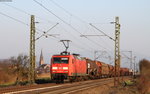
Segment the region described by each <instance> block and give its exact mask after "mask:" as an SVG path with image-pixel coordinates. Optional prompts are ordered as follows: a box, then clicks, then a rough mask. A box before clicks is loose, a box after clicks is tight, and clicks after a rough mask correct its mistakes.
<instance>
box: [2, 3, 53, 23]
mask: <svg viewBox="0 0 150 94" xmlns="http://www.w3.org/2000/svg"><path fill="white" fill-rule="evenodd" d="M3 4H4V5H5V6H8V7H11V8H13V9H15V10H17V11H19V12H22V13H24V14H26V15H29V16H30V15H32V14H30V13H28V12H26V11H24V10H22V9H20V8H17V7H15V6H11V5H9V4H6V3H3ZM36 18H39V19H41V20H45V21H47V22H51V23H54V22H52V21H50V20H47V19H44V18H42V17H39V16H36Z"/></svg>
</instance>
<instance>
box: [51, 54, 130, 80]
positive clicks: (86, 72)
mask: <svg viewBox="0 0 150 94" xmlns="http://www.w3.org/2000/svg"><path fill="white" fill-rule="evenodd" d="M50 73H51V78H52V80H55V81H56V83H63V82H64V80H65V79H68V80H69V81H70V82H73V81H79V80H86V79H96V78H105V77H113V76H114V66H112V65H109V64H106V63H104V62H101V61H93V60H91V59H88V58H82V57H80V56H79V54H70V53H68V52H62V53H61V54H59V55H53V56H52V58H51V66H50ZM120 74H121V76H125V75H129V69H128V68H120Z"/></svg>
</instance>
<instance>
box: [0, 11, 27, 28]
mask: <svg viewBox="0 0 150 94" xmlns="http://www.w3.org/2000/svg"><path fill="white" fill-rule="evenodd" d="M0 14H1V15H3V16H6V17H8V18H10V19H12V20H14V21H16V22H19V23H21V24H24V25H27V26H29V24H26V23H25V22H23V21H21V20H18V19H16V18H13V17H11V16H9V15H7V14H4V13H2V12H0Z"/></svg>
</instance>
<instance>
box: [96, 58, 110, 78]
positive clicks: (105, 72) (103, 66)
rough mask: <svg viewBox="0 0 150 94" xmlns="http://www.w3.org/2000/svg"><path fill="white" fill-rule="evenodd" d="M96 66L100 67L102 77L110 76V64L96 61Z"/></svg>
mask: <svg viewBox="0 0 150 94" xmlns="http://www.w3.org/2000/svg"><path fill="white" fill-rule="evenodd" d="M96 64H97V65H98V70H99V75H100V77H108V76H109V67H108V64H105V63H103V62H100V61H96Z"/></svg>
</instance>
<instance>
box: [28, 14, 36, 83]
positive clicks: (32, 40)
mask: <svg viewBox="0 0 150 94" xmlns="http://www.w3.org/2000/svg"><path fill="white" fill-rule="evenodd" d="M34 20H35V19H34V15H31V24H30V25H31V26H30V69H29V73H30V74H29V80H30V83H31V84H32V83H34V82H35V21H34Z"/></svg>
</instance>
